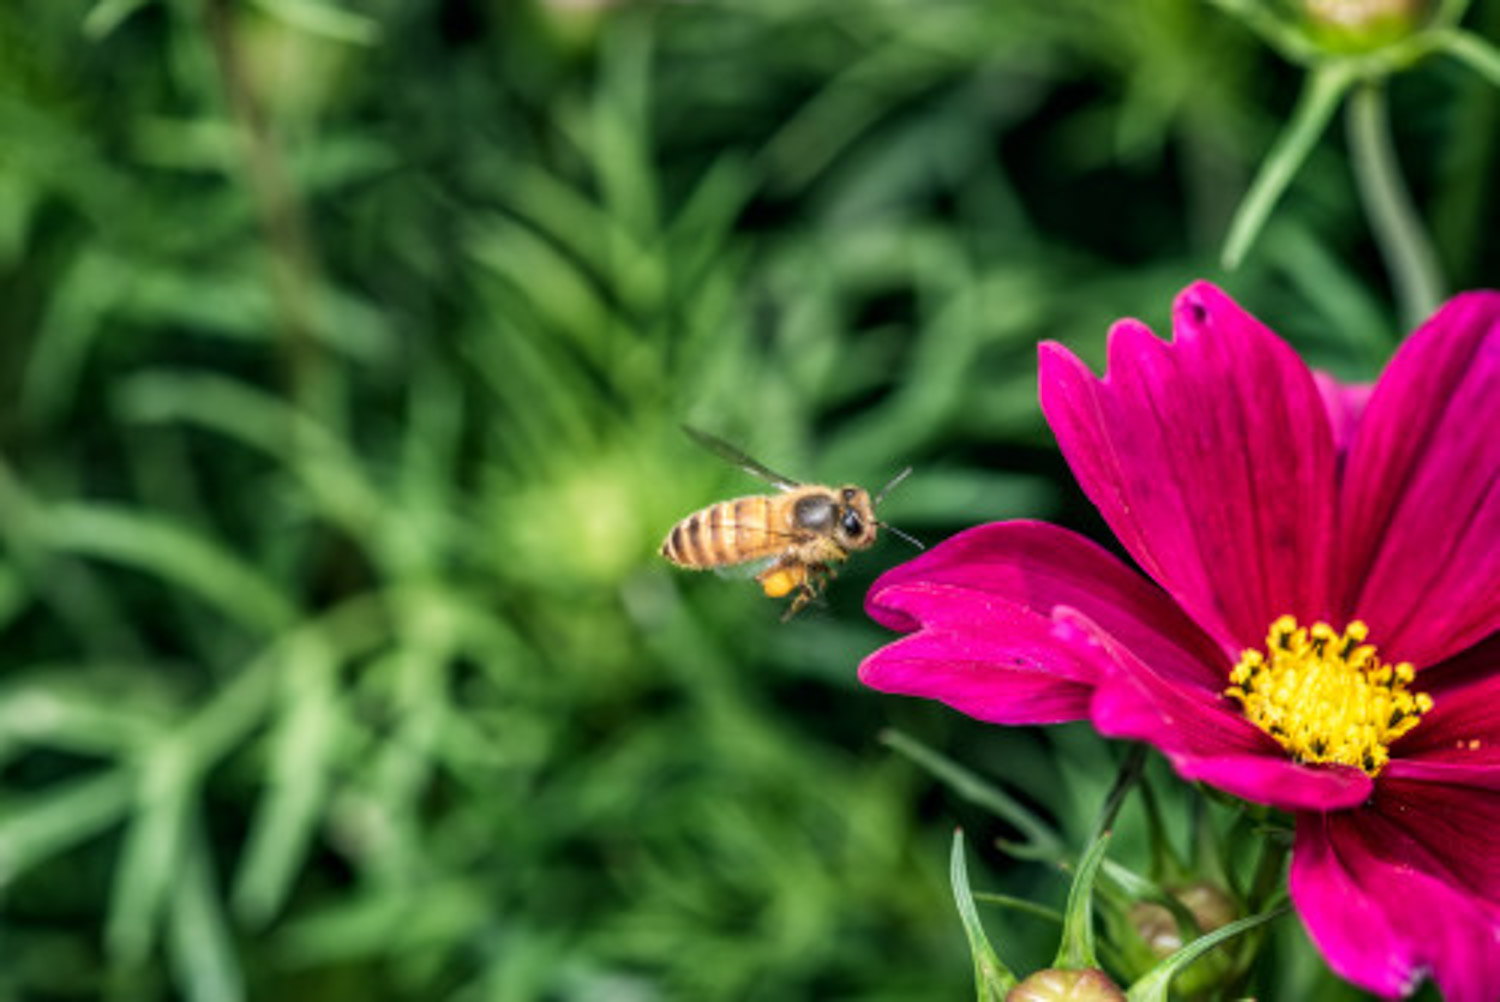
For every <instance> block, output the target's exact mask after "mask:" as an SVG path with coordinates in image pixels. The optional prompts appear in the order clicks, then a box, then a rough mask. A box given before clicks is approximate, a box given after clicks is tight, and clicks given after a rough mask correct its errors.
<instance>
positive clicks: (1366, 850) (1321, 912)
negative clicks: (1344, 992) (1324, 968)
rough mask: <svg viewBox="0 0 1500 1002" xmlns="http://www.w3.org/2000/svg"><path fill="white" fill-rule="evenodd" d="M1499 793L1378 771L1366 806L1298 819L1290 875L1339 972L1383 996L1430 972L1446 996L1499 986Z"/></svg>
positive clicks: (1472, 998) (1494, 991) (1486, 992)
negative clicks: (1411, 779) (1373, 792)
mask: <svg viewBox="0 0 1500 1002" xmlns="http://www.w3.org/2000/svg"><path fill="white" fill-rule="evenodd" d="M1497 878H1500V795H1497V794H1495V793H1493V792H1482V791H1477V790H1474V789H1470V788H1464V787H1448V786H1442V785H1439V784H1435V783H1420V782H1406V781H1387V780H1386V779H1385V778H1384V775H1382V779H1381V781H1380V782H1379V783H1378V784H1377V789H1376V796H1375V799H1374V800H1373V801H1372V803H1371V804H1370V806H1369V807H1367V808H1365V809H1361V810H1354V811H1340V812H1336V813H1331V814H1311V813H1309V814H1303V815H1300V816H1299V817H1298V819H1297V838H1296V844H1295V847H1294V848H1293V851H1292V868H1291V876H1290V880H1289V886H1290V889H1291V895H1292V900H1293V902H1294V903H1295V904H1296V906H1297V910H1298V912H1300V913H1301V915H1302V920H1303V922H1304V923H1305V924H1306V926H1307V930H1308V933H1309V935H1311V937H1312V939H1313V942H1315V943H1316V944H1317V945H1318V948H1319V949H1320V950H1321V951H1322V952H1323V955H1324V957H1326V958H1327V960H1328V964H1329V966H1330V967H1332V968H1333V969H1334V970H1335V971H1336V972H1337V973H1338V974H1339V975H1341V976H1342V977H1344V978H1346V979H1348V980H1349V981H1352V982H1354V983H1355V984H1357V985H1360V986H1362V987H1364V988H1366V989H1368V990H1370V991H1372V992H1375V993H1377V994H1380V995H1384V996H1387V997H1396V996H1400V995H1405V994H1407V993H1409V992H1410V991H1411V990H1412V989H1413V988H1415V987H1416V984H1417V982H1418V981H1420V980H1421V978H1422V977H1423V975H1424V974H1426V973H1428V972H1430V973H1431V975H1432V977H1433V979H1434V980H1435V981H1436V982H1437V984H1438V986H1439V988H1441V989H1442V993H1443V997H1444V998H1445V999H1447V1000H1448V1002H1493V1000H1494V999H1495V998H1497V997H1500V906H1497V899H1496V891H1497V887H1500V879H1497Z"/></svg>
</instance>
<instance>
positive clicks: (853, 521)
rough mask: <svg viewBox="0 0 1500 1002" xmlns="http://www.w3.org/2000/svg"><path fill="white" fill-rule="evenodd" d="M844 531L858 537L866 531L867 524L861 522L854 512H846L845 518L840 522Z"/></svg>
mask: <svg viewBox="0 0 1500 1002" xmlns="http://www.w3.org/2000/svg"><path fill="white" fill-rule="evenodd" d="M839 524H840V525H841V526H843V527H844V531H845V532H846V533H848V534H849V535H851V536H858V535H859V534H860V533H862V532H864V531H865V524H864V523H863V522H861V521H860V520H859V516H858V515H856V514H855V513H854V512H852V511H846V512H844V517H843V518H842V519H841V520H840V521H839Z"/></svg>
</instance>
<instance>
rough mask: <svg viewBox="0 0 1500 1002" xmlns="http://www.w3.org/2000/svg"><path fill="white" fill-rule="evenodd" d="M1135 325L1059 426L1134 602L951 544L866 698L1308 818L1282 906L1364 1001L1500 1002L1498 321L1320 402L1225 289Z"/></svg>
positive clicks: (891, 607)
mask: <svg viewBox="0 0 1500 1002" xmlns="http://www.w3.org/2000/svg"><path fill="white" fill-rule="evenodd" d="M1173 328H1174V332H1175V338H1174V340H1172V341H1171V342H1164V341H1162V340H1160V339H1158V338H1156V337H1155V336H1154V335H1153V334H1152V333H1151V332H1150V330H1148V329H1147V328H1146V327H1145V326H1144V325H1143V324H1141V323H1139V322H1137V321H1133V320H1127V321H1123V322H1121V323H1119V324H1117V325H1116V326H1115V327H1114V329H1113V330H1112V331H1111V332H1110V339H1109V368H1108V374H1107V375H1106V376H1105V377H1104V378H1103V379H1099V378H1096V377H1095V376H1094V375H1093V374H1092V373H1091V372H1090V371H1089V370H1088V368H1087V367H1086V366H1084V364H1083V363H1082V362H1080V361H1079V360H1078V359H1077V358H1075V357H1074V356H1073V355H1072V354H1071V353H1070V352H1068V351H1067V349H1065V348H1063V347H1062V346H1060V345H1057V344H1053V343H1047V344H1043V345H1042V346H1041V349H1040V389H1041V403H1042V410H1043V411H1044V413H1045V414H1046V417H1047V420H1048V422H1049V423H1050V424H1051V426H1052V430H1053V432H1054V433H1055V434H1056V436H1057V439H1058V442H1059V444H1060V445H1061V448H1062V451H1063V455H1064V456H1065V457H1066V458H1067V460H1068V463H1069V464H1070V466H1071V467H1072V469H1073V472H1074V474H1075V475H1076V476H1077V478H1078V481H1079V483H1080V484H1081V485H1082V487H1083V489H1084V491H1085V492H1086V493H1087V494H1088V496H1089V498H1090V499H1091V500H1092V501H1093V502H1094V504H1095V505H1097V506H1098V508H1099V510H1100V512H1101V513H1102V514H1103V516H1104V518H1105V520H1106V521H1107V522H1108V524H1109V526H1110V528H1111V529H1112V530H1113V531H1114V533H1115V535H1116V537H1117V538H1118V539H1119V541H1120V543H1121V544H1122V545H1123V547H1124V548H1125V550H1126V551H1128V552H1129V554H1130V556H1131V557H1132V558H1134V560H1135V562H1136V563H1137V564H1138V565H1139V567H1140V568H1141V570H1143V571H1144V572H1145V575H1144V576H1143V575H1142V574H1140V573H1138V572H1136V571H1135V570H1133V569H1131V568H1130V567H1128V566H1127V565H1126V564H1125V563H1124V562H1122V561H1120V560H1118V559H1116V558H1115V557H1114V556H1112V555H1111V554H1110V553H1108V552H1107V551H1105V550H1104V549H1102V548H1100V547H1099V546H1096V545H1094V544H1093V543H1091V542H1089V541H1088V540H1086V539H1084V538H1082V537H1080V536H1078V535H1076V534H1074V533H1071V532H1069V531H1067V530H1064V529H1060V528H1056V527H1053V526H1049V525H1045V524H1042V523H1038V522H1006V523H998V524H993V525H986V526H980V527H978V528H975V529H971V530H969V531H967V532H963V533H960V534H959V535H957V536H955V537H953V538H952V539H950V540H948V541H946V542H944V543H942V544H941V545H939V546H937V547H935V548H934V549H932V550H930V551H928V552H927V553H925V554H923V555H922V556H920V557H918V558H917V559H915V560H913V561H911V562H910V563H907V564H904V565H902V566H899V567H896V568H894V569H893V570H891V571H890V572H888V573H887V574H885V575H883V576H882V577H881V578H880V579H879V580H877V581H876V582H875V585H874V586H873V587H872V588H871V590H870V594H869V597H868V598H867V601H866V607H867V609H868V611H869V613H870V615H871V616H873V617H874V618H875V619H876V620H878V621H880V622H881V623H883V624H885V625H886V626H889V627H891V628H893V629H897V630H902V631H915V632H912V635H911V636H908V637H904V638H902V639H900V640H898V641H896V642H894V643H892V644H890V645H889V646H887V647H885V648H882V649H881V650H879V651H877V652H875V653H874V654H873V655H871V656H870V657H869V658H868V659H867V660H866V661H865V662H864V663H863V664H862V665H861V666H860V677H861V679H862V680H863V681H864V682H865V683H866V684H868V685H870V686H873V687H874V688H876V689H880V690H883V691H887V692H895V693H903V694H907V695H915V696H924V697H927V698H931V699H937V700H941V701H942V702H944V703H947V704H949V705H950V706H952V707H954V708H956V709H958V710H960V711H962V712H964V713H967V714H969V715H971V716H974V717H977V718H979V719H981V720H988V721H993V722H996V723H1005V724H1034V723H1051V722H1058V721H1064V720H1074V719H1084V718H1086V719H1090V720H1092V722H1093V724H1094V726H1095V727H1096V728H1097V729H1098V730H1099V731H1101V732H1102V733H1104V734H1108V735H1112V736H1117V737H1123V738H1131V739H1136V740H1141V741H1147V742H1150V743H1151V744H1153V745H1155V746H1156V747H1157V748H1159V749H1160V750H1161V751H1162V752H1163V753H1164V754H1165V755H1166V756H1167V757H1168V759H1169V760H1170V761H1171V762H1172V763H1173V765H1174V766H1175V768H1176V769H1177V771H1178V772H1179V773H1180V774H1181V775H1183V776H1184V777H1187V778H1189V779H1193V780H1200V781H1203V782H1206V783H1210V784H1212V785H1214V786H1216V787H1219V788H1220V789H1222V790H1225V791H1227V792H1229V793H1232V794H1234V795H1236V796H1239V797H1242V798H1244V799H1246V800H1251V801H1255V802H1257V803H1261V804H1267V805H1271V806H1273V807H1277V808H1281V809H1284V810H1286V811H1289V812H1292V813H1293V815H1294V816H1295V819H1296V838H1295V843H1294V847H1293V851H1292V864H1291V872H1290V890H1291V895H1292V899H1293V902H1294V903H1295V905H1296V907H1297V910H1298V912H1299V913H1300V914H1301V916H1302V919H1303V921H1304V923H1305V924H1306V926H1307V929H1308V931H1309V933H1310V934H1311V936H1312V938H1313V940H1314V942H1316V943H1317V945H1318V947H1319V948H1320V949H1321V950H1322V952H1323V954H1324V956H1325V957H1326V958H1327V960H1328V963H1329V964H1330V966H1331V967H1333V969H1334V970H1335V971H1337V972H1338V973H1339V974H1340V975H1341V976H1343V977H1345V978H1347V979H1348V980H1350V981H1352V982H1354V983H1356V984H1358V985H1360V986H1362V987H1364V988H1366V989H1368V990H1369V991H1372V992H1375V993H1377V994H1379V995H1382V996H1386V997H1398V996H1401V995H1403V994H1406V993H1408V992H1410V991H1411V990H1412V989H1413V988H1414V987H1415V986H1416V985H1417V984H1418V983H1419V982H1420V981H1421V980H1422V978H1424V977H1426V976H1431V977H1432V978H1433V979H1434V980H1435V981H1436V982H1437V984H1438V986H1439V987H1440V988H1441V990H1442V991H1443V993H1444V995H1445V996H1446V997H1447V998H1448V999H1449V1002H1494V1000H1496V999H1500V293H1493V292H1480V293H1469V294H1465V295H1462V296H1459V297H1457V298H1455V299H1453V300H1451V301H1450V302H1448V303H1447V304H1446V305H1445V306H1443V307H1442V309H1440V310H1439V311H1438V313H1437V314H1436V315H1435V316H1433V317H1432V319H1431V320H1429V321H1428V322H1427V323H1426V325H1424V326H1423V327H1422V328H1421V329H1420V330H1418V331H1417V332H1416V333H1415V334H1413V335H1412V336H1411V337H1410V338H1409V339H1408V340H1407V342H1406V343H1405V344H1404V345H1403V346H1402V348H1401V349H1400V350H1399V351H1398V352H1397V353H1396V355H1395V357H1394V358H1393V359H1392V360H1391V362H1390V365H1389V366H1388V367H1387V368H1386V371H1385V373H1384V374H1383V375H1382V376H1381V378H1380V380H1379V382H1378V383H1376V384H1375V385H1374V386H1373V387H1356V386H1345V385H1341V384H1339V383H1338V382H1336V381H1335V380H1333V379H1330V378H1328V377H1327V376H1324V375H1321V374H1315V373H1313V372H1312V371H1310V370H1309V369H1308V367H1307V366H1306V365H1305V364H1304V363H1303V362H1302V361H1301V359H1299V358H1298V357H1297V355H1296V354H1295V353H1294V352H1293V351H1292V350H1291V348H1290V347H1288V346H1287V345H1286V344H1285V343H1284V342H1283V341H1281V340H1280V339H1279V338H1277V337H1276V336H1275V335H1274V334H1272V333H1271V332H1270V331H1269V330H1268V329H1267V328H1266V327H1264V326H1263V325H1262V324H1260V323H1259V322H1258V321H1257V320H1256V319H1255V318H1253V317H1251V316H1250V315H1248V314H1247V313H1245V312H1244V311H1243V310H1241V309H1240V307H1239V306H1238V305H1236V304H1235V303H1234V302H1233V301H1232V300H1231V299H1230V298H1229V297H1228V296H1226V295H1225V294H1224V293H1223V292H1221V291H1220V290H1219V289H1217V288H1215V287H1214V286H1212V285H1208V284H1206V283H1199V284H1196V285H1193V286H1191V287H1189V288H1188V289H1186V290H1185V291H1184V292H1183V293H1182V294H1181V295H1180V296H1179V297H1178V299H1177V302H1176V305H1175V310H1174V315H1173Z"/></svg>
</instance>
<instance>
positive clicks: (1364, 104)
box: [1345, 81, 1443, 328]
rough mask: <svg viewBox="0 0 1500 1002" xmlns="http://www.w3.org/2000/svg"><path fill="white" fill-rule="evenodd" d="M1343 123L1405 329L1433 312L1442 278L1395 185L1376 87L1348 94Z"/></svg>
mask: <svg viewBox="0 0 1500 1002" xmlns="http://www.w3.org/2000/svg"><path fill="white" fill-rule="evenodd" d="M1345 121H1346V124H1347V126H1348V130H1349V149H1350V154H1351V157H1352V159H1353V164H1354V176H1355V179H1356V181H1357V182H1358V183H1359V194H1360V200H1361V201H1362V202H1363V203H1364V207H1365V213H1366V214H1367V215H1368V216H1369V217H1370V228H1371V229H1372V230H1373V231H1374V233H1375V241H1376V243H1377V244H1379V246H1380V253H1381V256H1382V257H1383V258H1384V259H1385V266H1386V269H1387V270H1388V271H1389V272H1390V274H1391V284H1392V285H1393V286H1394V287H1395V292H1396V302H1397V305H1398V307H1399V309H1400V311H1401V318H1402V320H1403V321H1404V322H1405V324H1406V326H1407V327H1408V328H1411V327H1414V326H1416V325H1417V324H1418V323H1420V322H1421V321H1422V320H1423V319H1424V318H1426V317H1427V316H1429V315H1430V314H1431V313H1432V311H1433V310H1435V309H1437V306H1438V303H1440V302H1441V301H1442V298H1443V278H1442V271H1441V269H1440V267H1439V265H1438V260H1437V252H1436V251H1435V250H1434V249H1433V246H1432V240H1431V238H1429V237H1428V235H1427V231H1426V230H1425V229H1424V228H1423V226H1422V221H1421V219H1419V218H1418V216H1417V212H1416V209H1415V208H1414V207H1413V205H1412V201H1411V195H1410V194H1408V192H1407V190H1406V186H1405V184H1404V183H1403V182H1402V180H1401V171H1400V167H1399V165H1398V164H1397V160H1396V150H1395V147H1394V145H1393V144H1392V143H1391V132H1390V115H1389V112H1388V109H1387V107H1386V97H1385V87H1384V85H1383V83H1382V82H1380V81H1370V82H1367V83H1363V84H1361V85H1360V86H1358V87H1356V88H1355V89H1354V92H1353V93H1352V94H1351V95H1350V97H1349V106H1348V110H1347V112H1346V119H1345Z"/></svg>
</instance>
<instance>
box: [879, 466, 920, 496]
mask: <svg viewBox="0 0 1500 1002" xmlns="http://www.w3.org/2000/svg"><path fill="white" fill-rule="evenodd" d="M909 476H911V467H910V466H908V467H907V468H906V469H904V470H902V471H901V472H900V473H898V474H896V475H895V476H894V477H892V478H891V479H890V480H889V481H888V482H887V483H886V485H885V486H884V487H882V488H880V493H879V494H877V495H875V503H876V504H877V505H878V504H880V502H882V501H884V500H885V496H886V495H887V494H889V493H890V492H891V489H892V488H894V487H895V486H896V485H897V484H899V483H900V482H901V481H903V480H905V479H906V478H907V477H909Z"/></svg>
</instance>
